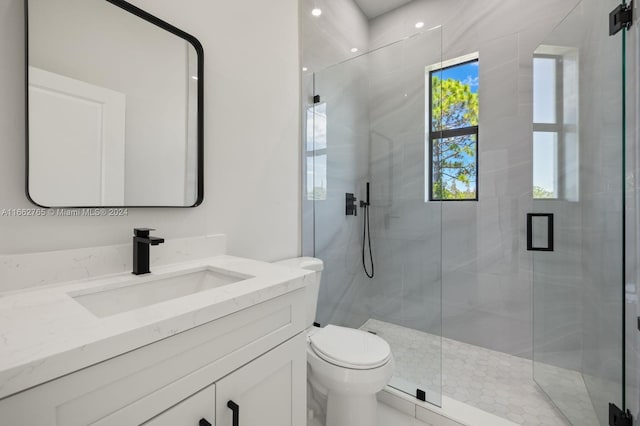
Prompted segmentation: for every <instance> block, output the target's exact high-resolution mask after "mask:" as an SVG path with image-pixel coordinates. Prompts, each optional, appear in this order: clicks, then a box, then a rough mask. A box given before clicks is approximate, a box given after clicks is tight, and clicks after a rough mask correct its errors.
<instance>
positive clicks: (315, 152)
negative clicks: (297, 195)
mask: <svg viewBox="0 0 640 426" xmlns="http://www.w3.org/2000/svg"><path fill="white" fill-rule="evenodd" d="M318 107H322V108H324V115H325V120H326V116H327V102H324V101H323V102H317V103H314V104H311V105H309V106H308V107H307V108H306V112H305V116H306V117H305V118H306V126H307V136H306V141H305V156H304V157H305V160H306V161H305V166H304V167H305V171H308V164H309V163H308V162H309V159H311V161H312V163H313V178H314V180H313V182H312V185H311V193H309V191H308V181H307V182H306V186H307V188H305V193H306V200H307V201H313V202H315V201H326V200H327V197H328V195H327V192H328V182H327V175H325V185H326V186H327V188H325V195H324V198H316V196H315V188H316V187H315V178H316V173H317V172H318V169H317V168H316V159H317V158H318V157H322V156H325V157H326V161H327V164H328V161H329V154H328V141H325V147H324V148H320V149H317V148H316V140H315V136H316V133H315V130H316V123H315V120H316V117H317V112H316V108H318ZM309 113H310V114H311V116H312V117H313V118H312V120H311V127H312V129H313V130H312V134H313V141H312V145H313V148H312V149H311V150H309V149H308V147H309V145H308V144H309V141H308V127H309ZM305 174H306V173H305ZM307 179H308V177H307Z"/></svg>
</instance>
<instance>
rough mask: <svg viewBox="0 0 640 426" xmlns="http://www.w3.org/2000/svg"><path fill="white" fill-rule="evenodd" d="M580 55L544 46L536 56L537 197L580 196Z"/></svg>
mask: <svg viewBox="0 0 640 426" xmlns="http://www.w3.org/2000/svg"><path fill="white" fill-rule="evenodd" d="M577 124H578V57H577V52H576V50H575V49H571V48H564V47H559V46H540V47H539V48H538V49H537V50H536V52H535V54H534V57H533V198H536V199H538V198H548V199H565V200H568V201H577V200H578V169H579V166H578V126H577Z"/></svg>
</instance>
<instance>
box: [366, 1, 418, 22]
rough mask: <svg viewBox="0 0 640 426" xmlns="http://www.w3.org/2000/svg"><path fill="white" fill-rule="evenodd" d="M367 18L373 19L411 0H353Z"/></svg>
mask: <svg viewBox="0 0 640 426" xmlns="http://www.w3.org/2000/svg"><path fill="white" fill-rule="evenodd" d="M354 1H355V2H356V4H357V5H358V6H359V7H360V9H361V10H362V12H364V14H365V15H367V18H369V19H373V18H375V17H376V16H380V15H382V14H384V13H387V12H389V11H390V10H393V9H395V8H397V7H400V6H403V5H405V4H407V3H410V2H411V1H412V0H354Z"/></svg>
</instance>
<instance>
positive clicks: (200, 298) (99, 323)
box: [0, 255, 313, 398]
mask: <svg viewBox="0 0 640 426" xmlns="http://www.w3.org/2000/svg"><path fill="white" fill-rule="evenodd" d="M203 267H208V268H214V269H218V270H226V271H230V272H231V273H236V274H240V275H248V276H251V277H252V278H248V279H245V280H243V281H239V282H236V283H233V284H229V285H225V286H222V287H218V288H214V289H211V290H206V291H202V292H198V293H194V294H190V295H187V296H183V297H179V298H176V299H172V300H167V301H164V302H160V303H157V304H153V305H149V306H145V307H142V308H138V309H135V310H131V311H128V312H121V313H117V314H114V315H110V316H106V317H102V318H99V317H97V316H96V315H94V314H92V313H91V312H90V311H89V310H87V309H86V308H85V307H84V306H83V305H81V304H80V303H78V302H77V301H75V300H74V299H73V297H72V296H71V295H70V294H73V295H77V294H82V293H87V292H91V290H93V289H101V288H104V287H105V286H107V287H110V286H122V285H123V283H125V282H133V283H135V282H136V280H149V279H153V278H161V277H163V276H168V275H175V273H176V272H179V271H185V270H193V269H197V268H203ZM152 270H153V271H152V273H151V274H147V275H141V276H135V275H132V274H131V273H119V274H113V275H107V276H102V277H95V278H92V279H88V280H83V281H75V282H68V283H62V284H56V285H51V286H46V287H40V288H35V289H30V290H24V291H21V292H17V293H12V294H7V295H4V296H0V398H4V397H6V396H9V395H12V394H14V393H17V392H20V391H22V390H25V389H28V388H30V387H33V386H36V385H38V384H41V383H44V382H46V381H49V380H52V379H55V378H58V377H61V376H63V375H65V374H69V373H72V372H74V371H77V370H79V369H81V368H85V367H88V366H90V365H93V364H96V363H98V362H101V361H104V360H106V359H109V358H112V357H114V356H118V355H120V354H123V353H125V352H128V351H131V350H134V349H137V348H140V347H142V346H144V345H148V344H150V343H153V342H156V341H158V340H161V339H164V338H166V337H169V336H171V335H174V334H176V333H180V332H182V331H185V330H188V329H190V328H193V327H197V326H199V325H202V324H204V323H207V322H209V321H212V320H215V319H217V318H221V317H223V316H225V315H229V314H231V313H233V312H237V311H239V310H241V309H245V308H248V307H250V306H253V305H255V304H258V303H260V302H263V301H265V300H269V299H272V298H274V297H278V296H281V295H283V294H286V293H289V292H291V291H294V290H297V289H299V288H303V287H304V286H305V285H306V284H307V282H308V280H310V279H313V275H312V272H310V271H304V270H296V269H293V268H288V267H284V266H280V265H276V264H271V263H266V262H260V261H255V260H249V259H243V258H238V257H233V256H226V255H225V256H216V257H211V258H206V259H199V260H196V261H190V262H183V263H179V264H173V265H166V266H160V267H155V268H153V266H152ZM140 282H143V281H140Z"/></svg>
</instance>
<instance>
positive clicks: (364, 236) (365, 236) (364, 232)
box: [360, 182, 375, 278]
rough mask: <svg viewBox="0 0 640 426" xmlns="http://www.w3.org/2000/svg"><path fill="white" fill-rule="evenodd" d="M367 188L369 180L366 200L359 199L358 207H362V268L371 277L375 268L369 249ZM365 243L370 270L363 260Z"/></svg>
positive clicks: (369, 231) (369, 230)
mask: <svg viewBox="0 0 640 426" xmlns="http://www.w3.org/2000/svg"><path fill="white" fill-rule="evenodd" d="M369 189H370V185H369V182H367V192H366V198H365V200H366V201H362V200H360V208H363V209H364V215H363V226H362V228H363V229H362V267H363V268H364V273H365V274H366V275H367V277H369V278H373V276H374V275H375V270H374V267H373V252H372V251H371V224H370V222H371V220H370V217H369V207H370V206H371V202H370V201H369ZM367 243H368V245H369V263H370V264H371V272H369V270H368V269H367V262H366V260H365V246H366V245H367Z"/></svg>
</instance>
